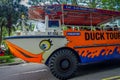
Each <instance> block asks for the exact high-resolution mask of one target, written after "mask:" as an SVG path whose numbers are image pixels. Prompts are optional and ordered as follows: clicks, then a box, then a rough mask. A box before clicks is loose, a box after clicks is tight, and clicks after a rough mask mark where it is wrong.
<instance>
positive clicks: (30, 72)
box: [0, 61, 120, 80]
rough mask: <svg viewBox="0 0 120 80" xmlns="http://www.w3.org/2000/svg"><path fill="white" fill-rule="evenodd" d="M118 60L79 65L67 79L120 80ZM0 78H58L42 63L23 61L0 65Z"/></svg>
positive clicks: (37, 79)
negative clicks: (15, 63) (74, 72)
mask: <svg viewBox="0 0 120 80" xmlns="http://www.w3.org/2000/svg"><path fill="white" fill-rule="evenodd" d="M119 63H120V61H110V62H104V63H94V64H89V65H81V66H79V69H78V71H77V72H76V74H75V76H74V77H73V78H71V79H69V80H120V64H119ZM0 80H58V79H56V78H55V77H54V76H53V75H52V74H51V72H50V71H49V68H48V67H46V66H45V65H43V64H35V63H24V64H19V65H11V66H2V67H0Z"/></svg>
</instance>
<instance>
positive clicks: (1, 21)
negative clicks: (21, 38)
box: [0, 0, 27, 44]
mask: <svg viewBox="0 0 120 80" xmlns="http://www.w3.org/2000/svg"><path fill="white" fill-rule="evenodd" d="M19 3H20V0H0V12H1V13H0V27H1V29H0V33H1V34H0V44H1V41H2V36H3V34H2V33H3V29H4V27H5V28H6V30H7V34H8V35H9V36H10V35H11V32H12V30H13V29H14V27H13V26H12V25H13V24H16V22H17V20H18V19H19V18H20V17H21V14H22V13H24V14H27V7H25V6H23V5H20V4H19ZM4 30H5V29H4Z"/></svg>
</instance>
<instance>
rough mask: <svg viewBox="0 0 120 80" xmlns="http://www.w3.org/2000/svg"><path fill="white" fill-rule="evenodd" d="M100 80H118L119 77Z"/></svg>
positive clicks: (119, 79)
mask: <svg viewBox="0 0 120 80" xmlns="http://www.w3.org/2000/svg"><path fill="white" fill-rule="evenodd" d="M102 80H120V76H113V77H109V78H104V79H102Z"/></svg>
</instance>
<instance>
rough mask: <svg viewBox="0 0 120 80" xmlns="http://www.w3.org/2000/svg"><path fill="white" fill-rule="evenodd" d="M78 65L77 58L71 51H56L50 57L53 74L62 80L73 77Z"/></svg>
mask: <svg viewBox="0 0 120 80" xmlns="http://www.w3.org/2000/svg"><path fill="white" fill-rule="evenodd" d="M77 64H78V60H77V57H76V55H75V54H74V53H73V51H72V50H70V49H60V50H58V51H56V52H55V53H54V54H53V55H52V56H51V57H50V59H49V63H48V65H49V68H50V70H51V72H52V74H53V75H54V76H55V77H57V78H59V79H62V80H65V79H68V78H70V77H71V76H73V74H74V72H75V71H76V70H77Z"/></svg>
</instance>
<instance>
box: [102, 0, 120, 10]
mask: <svg viewBox="0 0 120 80" xmlns="http://www.w3.org/2000/svg"><path fill="white" fill-rule="evenodd" d="M101 7H102V8H103V9H109V10H118V11H120V0H102V6H101Z"/></svg>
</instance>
